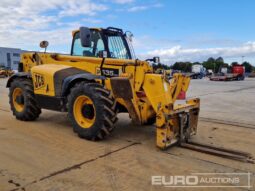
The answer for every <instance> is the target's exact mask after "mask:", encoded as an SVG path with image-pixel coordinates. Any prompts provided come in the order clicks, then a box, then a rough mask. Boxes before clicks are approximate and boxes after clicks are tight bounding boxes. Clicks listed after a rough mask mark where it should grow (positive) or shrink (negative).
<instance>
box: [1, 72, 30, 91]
mask: <svg viewBox="0 0 255 191" xmlns="http://www.w3.org/2000/svg"><path fill="white" fill-rule="evenodd" d="M16 78H28V79H31V78H32V77H31V74H30V73H29V72H18V73H15V74H13V75H12V76H11V77H10V78H9V79H8V81H7V84H6V87H7V88H9V87H10V86H11V83H12V81H13V80H14V79H16Z"/></svg>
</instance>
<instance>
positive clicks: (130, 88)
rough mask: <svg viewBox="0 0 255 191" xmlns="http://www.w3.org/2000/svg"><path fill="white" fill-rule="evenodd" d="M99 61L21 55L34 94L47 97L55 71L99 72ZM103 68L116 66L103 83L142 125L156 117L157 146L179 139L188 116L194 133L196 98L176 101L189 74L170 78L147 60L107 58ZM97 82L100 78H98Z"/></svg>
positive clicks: (65, 56)
mask: <svg viewBox="0 0 255 191" xmlns="http://www.w3.org/2000/svg"><path fill="white" fill-rule="evenodd" d="M76 32H77V31H74V32H73V34H75V33H76ZM102 61H103V58H97V57H96V58H95V57H83V56H70V55H61V54H54V53H34V52H29V53H24V54H22V57H21V62H22V64H23V70H24V72H30V73H31V74H32V79H33V84H34V92H35V94H38V95H45V96H50V97H54V96H56V95H55V87H54V74H55V73H56V72H58V71H60V70H63V69H66V68H71V67H74V68H78V69H80V70H83V71H86V72H88V73H91V74H95V75H102V74H101V70H100V65H101V63H102ZM104 68H109V69H117V70H119V76H117V77H112V78H110V77H108V78H107V79H106V80H105V81H104V85H105V87H106V88H107V89H108V90H110V91H112V92H113V96H114V97H115V99H116V101H117V102H118V103H119V104H120V105H122V106H123V107H125V108H126V109H127V111H128V112H129V114H130V116H131V118H132V119H133V121H134V122H136V123H138V124H141V125H142V124H146V123H147V122H148V121H149V120H150V119H152V118H156V128H157V133H156V134H157V136H156V137H157V140H156V142H157V146H158V147H160V148H162V149H164V148H166V147H168V146H169V145H172V144H174V143H175V142H177V141H178V140H180V139H182V138H183V137H182V132H181V131H182V129H183V128H184V127H183V126H182V124H185V123H186V121H187V120H189V123H190V124H189V126H190V130H189V131H190V132H184V133H188V134H190V135H192V134H195V133H196V128H197V119H198V113H199V99H191V100H187V101H186V103H185V104H181V105H176V104H175V101H176V99H177V96H178V95H179V94H180V92H186V91H187V90H188V86H189V82H190V78H189V77H186V76H184V75H182V74H174V75H173V78H172V79H171V80H170V81H169V80H168V79H167V77H166V75H165V74H155V73H153V68H152V67H151V66H150V65H149V63H148V62H146V61H140V60H124V59H111V58H106V59H105V60H104ZM113 82H115V83H113ZM98 83H102V81H100V80H99V81H98ZM113 84H115V86H114V87H113ZM116 84H117V86H116ZM122 84H123V85H125V86H127V89H125V91H127V92H129V93H130V97H125V92H124V93H123V92H118V91H119V87H120V86H122ZM82 100H83V101H84V99H81V100H78V101H82ZM78 110H80V108H78ZM77 118H78V119H79V120H80V121H81V123H85V122H86V123H90V122H89V121H83V119H81V117H80V116H77ZM81 126H82V125H81Z"/></svg>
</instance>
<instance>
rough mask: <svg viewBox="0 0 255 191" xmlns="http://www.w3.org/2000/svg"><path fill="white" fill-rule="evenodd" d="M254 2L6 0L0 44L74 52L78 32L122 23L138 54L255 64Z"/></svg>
mask: <svg viewBox="0 0 255 191" xmlns="http://www.w3.org/2000/svg"><path fill="white" fill-rule="evenodd" d="M254 8H255V1H254V0H78V1H75V0H1V1H0V15H1V17H0V47H13V48H21V49H24V50H35V51H40V50H41V49H40V48H39V42H40V41H42V40H47V41H49V44H50V45H49V48H48V50H49V51H52V52H60V53H70V49H71V41H72V35H71V32H72V30H75V29H78V28H79V27H80V26H88V27H108V26H113V27H118V28H122V29H123V30H124V31H132V33H133V34H134V38H133V46H134V48H135V52H136V55H137V57H138V58H140V59H146V58H152V57H153V56H160V58H161V62H162V63H165V64H173V63H175V62H177V61H191V62H196V61H204V60H207V58H209V57H214V58H217V57H219V56H222V57H223V58H224V60H225V62H228V63H231V62H233V61H237V62H241V61H242V59H243V60H246V61H249V62H250V63H251V64H253V65H255V11H254ZM242 56H244V57H243V58H242Z"/></svg>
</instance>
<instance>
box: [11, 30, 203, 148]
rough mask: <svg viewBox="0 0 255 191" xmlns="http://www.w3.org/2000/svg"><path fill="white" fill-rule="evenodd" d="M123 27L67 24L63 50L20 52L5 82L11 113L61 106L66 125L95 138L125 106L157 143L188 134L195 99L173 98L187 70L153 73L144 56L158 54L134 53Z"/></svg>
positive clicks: (193, 124)
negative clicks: (150, 128) (152, 129)
mask: <svg viewBox="0 0 255 191" xmlns="http://www.w3.org/2000/svg"><path fill="white" fill-rule="evenodd" d="M129 34H130V33H128V32H125V33H124V32H123V31H122V30H121V29H118V28H113V27H108V28H106V29H103V28H87V27H81V28H80V29H79V30H76V31H73V41H72V48H71V54H70V55H64V54H56V53H47V52H46V51H45V52H27V53H24V54H22V56H21V62H20V64H19V72H18V73H16V74H14V75H12V76H11V77H10V79H9V80H8V82H7V87H8V88H9V90H10V93H9V98H10V106H11V110H12V111H13V114H14V115H15V116H16V118H17V119H19V120H23V121H32V120H35V119H36V118H38V117H39V115H40V113H41V109H42V108H44V109H50V110H56V111H61V112H68V116H69V119H70V121H71V123H72V126H73V129H74V132H76V133H77V134H78V135H79V136H80V137H82V138H85V139H89V140H101V139H103V138H104V137H105V136H107V135H108V134H110V133H111V132H112V131H113V129H114V124H115V122H116V121H117V114H118V112H128V113H129V115H130V117H131V119H132V120H133V122H134V123H136V124H140V125H145V124H154V123H155V124H156V142H157V146H158V147H159V148H162V149H164V148H167V147H168V146H170V145H172V144H174V143H178V142H180V141H185V140H187V139H189V137H190V136H191V135H193V134H195V133H196V130H197V121H198V114H199V99H190V100H187V101H186V102H185V103H183V104H175V101H176V99H177V97H178V95H179V94H180V93H183V92H186V91H187V89H188V86H189V82H190V79H189V77H186V76H184V75H182V74H175V75H174V76H173V78H172V79H171V80H170V81H169V79H167V78H166V76H165V75H163V74H155V73H154V72H153V68H152V67H151V66H150V63H151V62H157V61H158V60H159V59H158V57H154V58H153V59H148V60H146V61H141V60H138V59H135V57H134V51H133V49H132V46H131V41H130V38H131V35H129ZM47 45H48V43H47V41H43V42H42V43H41V47H44V48H46V47H47Z"/></svg>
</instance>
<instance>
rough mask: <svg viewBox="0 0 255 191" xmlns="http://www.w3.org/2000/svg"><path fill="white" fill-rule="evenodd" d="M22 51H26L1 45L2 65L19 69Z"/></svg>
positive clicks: (0, 61)
mask: <svg viewBox="0 0 255 191" xmlns="http://www.w3.org/2000/svg"><path fill="white" fill-rule="evenodd" d="M22 52H25V50H21V49H18V48H7V47H0V66H5V67H9V68H11V69H12V70H18V65H19V62H20V54H21V53H22Z"/></svg>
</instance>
